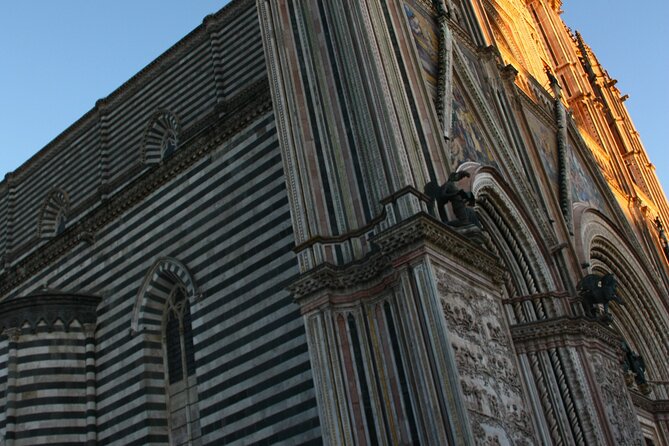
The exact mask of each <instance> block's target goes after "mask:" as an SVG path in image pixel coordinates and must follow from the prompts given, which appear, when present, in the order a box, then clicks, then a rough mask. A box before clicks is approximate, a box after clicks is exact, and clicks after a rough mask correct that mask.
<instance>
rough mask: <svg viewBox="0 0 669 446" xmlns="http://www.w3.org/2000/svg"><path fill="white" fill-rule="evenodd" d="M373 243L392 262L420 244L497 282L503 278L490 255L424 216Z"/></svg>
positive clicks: (431, 218) (421, 214) (403, 224)
mask: <svg viewBox="0 0 669 446" xmlns="http://www.w3.org/2000/svg"><path fill="white" fill-rule="evenodd" d="M372 242H373V243H375V244H376V245H377V246H378V247H379V249H380V251H381V252H382V253H383V254H384V255H386V256H389V257H390V258H396V257H398V256H399V255H401V254H402V253H403V252H406V251H407V250H408V249H410V248H411V247H413V246H415V245H416V244H418V243H425V244H428V245H432V246H433V247H435V248H437V249H438V250H440V251H444V252H446V253H449V254H450V255H452V257H454V258H456V259H458V261H460V262H462V263H463V264H464V265H467V266H469V267H472V268H474V269H476V270H478V271H481V272H483V273H485V274H488V275H490V276H491V277H492V278H493V280H495V281H497V282H501V281H502V278H503V275H502V269H501V268H500V265H499V262H498V260H497V259H495V258H494V257H492V255H491V254H490V253H489V252H488V251H485V250H483V249H481V248H480V247H479V246H478V245H477V244H475V243H473V242H472V241H470V240H468V239H467V238H466V237H465V236H463V235H460V234H459V233H457V232H456V231H455V230H454V229H452V228H450V227H449V226H447V225H445V224H443V223H441V222H439V221H437V220H436V219H435V218H433V217H432V216H430V215H429V214H426V213H423V212H421V213H418V214H416V215H415V216H413V217H411V218H408V219H406V220H404V221H402V222H401V223H399V224H398V225H396V226H393V227H391V228H389V229H387V230H386V231H384V232H382V233H380V234H379V235H377V236H376V237H374V238H373V239H372Z"/></svg>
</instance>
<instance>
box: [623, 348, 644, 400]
mask: <svg viewBox="0 0 669 446" xmlns="http://www.w3.org/2000/svg"><path fill="white" fill-rule="evenodd" d="M622 349H623V354H624V355H625V356H624V357H623V370H624V371H625V374H627V376H629V377H630V379H629V380H628V382H627V385H630V384H632V379H633V380H634V381H636V384H637V386H638V387H639V390H640V391H641V392H642V393H644V394H648V393H650V387H649V385H648V381H647V380H646V362H645V361H644V360H643V356H641V355H640V354H638V353H637V352H635V351H632V348H631V347H630V346H629V344H628V343H627V342H625V341H623V343H622ZM632 376H633V378H632Z"/></svg>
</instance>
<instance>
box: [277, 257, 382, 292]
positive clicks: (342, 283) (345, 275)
mask: <svg viewBox="0 0 669 446" xmlns="http://www.w3.org/2000/svg"><path fill="white" fill-rule="evenodd" d="M390 274H391V263H390V260H389V258H388V257H386V256H384V255H382V254H380V253H378V252H377V253H374V254H371V255H369V256H367V257H366V258H364V259H361V260H360V261H357V262H354V263H351V264H348V265H345V266H337V265H333V264H330V263H324V264H321V265H319V266H317V267H316V268H314V269H312V270H311V271H309V272H307V273H304V274H302V275H300V276H299V277H298V279H297V280H296V281H295V282H293V283H292V284H291V285H290V286H289V287H288V289H289V291H290V292H291V293H292V294H293V296H294V297H295V300H296V301H297V302H298V303H299V304H300V305H303V304H304V303H305V301H306V300H307V299H308V298H310V297H313V296H314V295H315V294H317V293H319V292H329V293H331V294H346V293H355V292H356V291H362V290H365V289H370V288H374V287H375V285H379V284H380V283H381V282H382V281H383V279H384V278H385V277H387V276H389V275H390Z"/></svg>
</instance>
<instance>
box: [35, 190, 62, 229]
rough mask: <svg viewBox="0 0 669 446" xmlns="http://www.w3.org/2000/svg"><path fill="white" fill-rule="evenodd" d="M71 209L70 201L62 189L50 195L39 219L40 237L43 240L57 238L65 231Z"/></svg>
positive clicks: (45, 201)
mask: <svg viewBox="0 0 669 446" xmlns="http://www.w3.org/2000/svg"><path fill="white" fill-rule="evenodd" d="M69 208H70V199H69V197H68V195H67V192H65V191H64V190H62V189H55V190H53V191H51V192H50V193H49V195H48V196H47V198H46V200H44V204H43V205H42V210H41V212H40V217H39V229H38V232H39V236H40V237H42V238H49V237H55V236H57V235H58V234H60V233H62V232H63V231H64V230H65V223H66V222H67V212H68V211H69Z"/></svg>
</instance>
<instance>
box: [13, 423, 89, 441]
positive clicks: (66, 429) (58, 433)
mask: <svg viewBox="0 0 669 446" xmlns="http://www.w3.org/2000/svg"><path fill="white" fill-rule="evenodd" d="M11 434H13V435H11ZM83 434H86V426H50V427H46V428H34V429H24V428H23V427H21V428H20V429H18V430H17V431H16V432H11V433H10V432H7V437H8V438H14V439H16V440H21V439H27V438H33V439H34V438H35V437H40V436H44V437H48V438H53V439H54V440H56V441H58V440H60V441H66V440H67V439H65V438H58V437H62V436H73V435H83ZM77 440H78V438H76V439H72V440H70V441H77Z"/></svg>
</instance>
